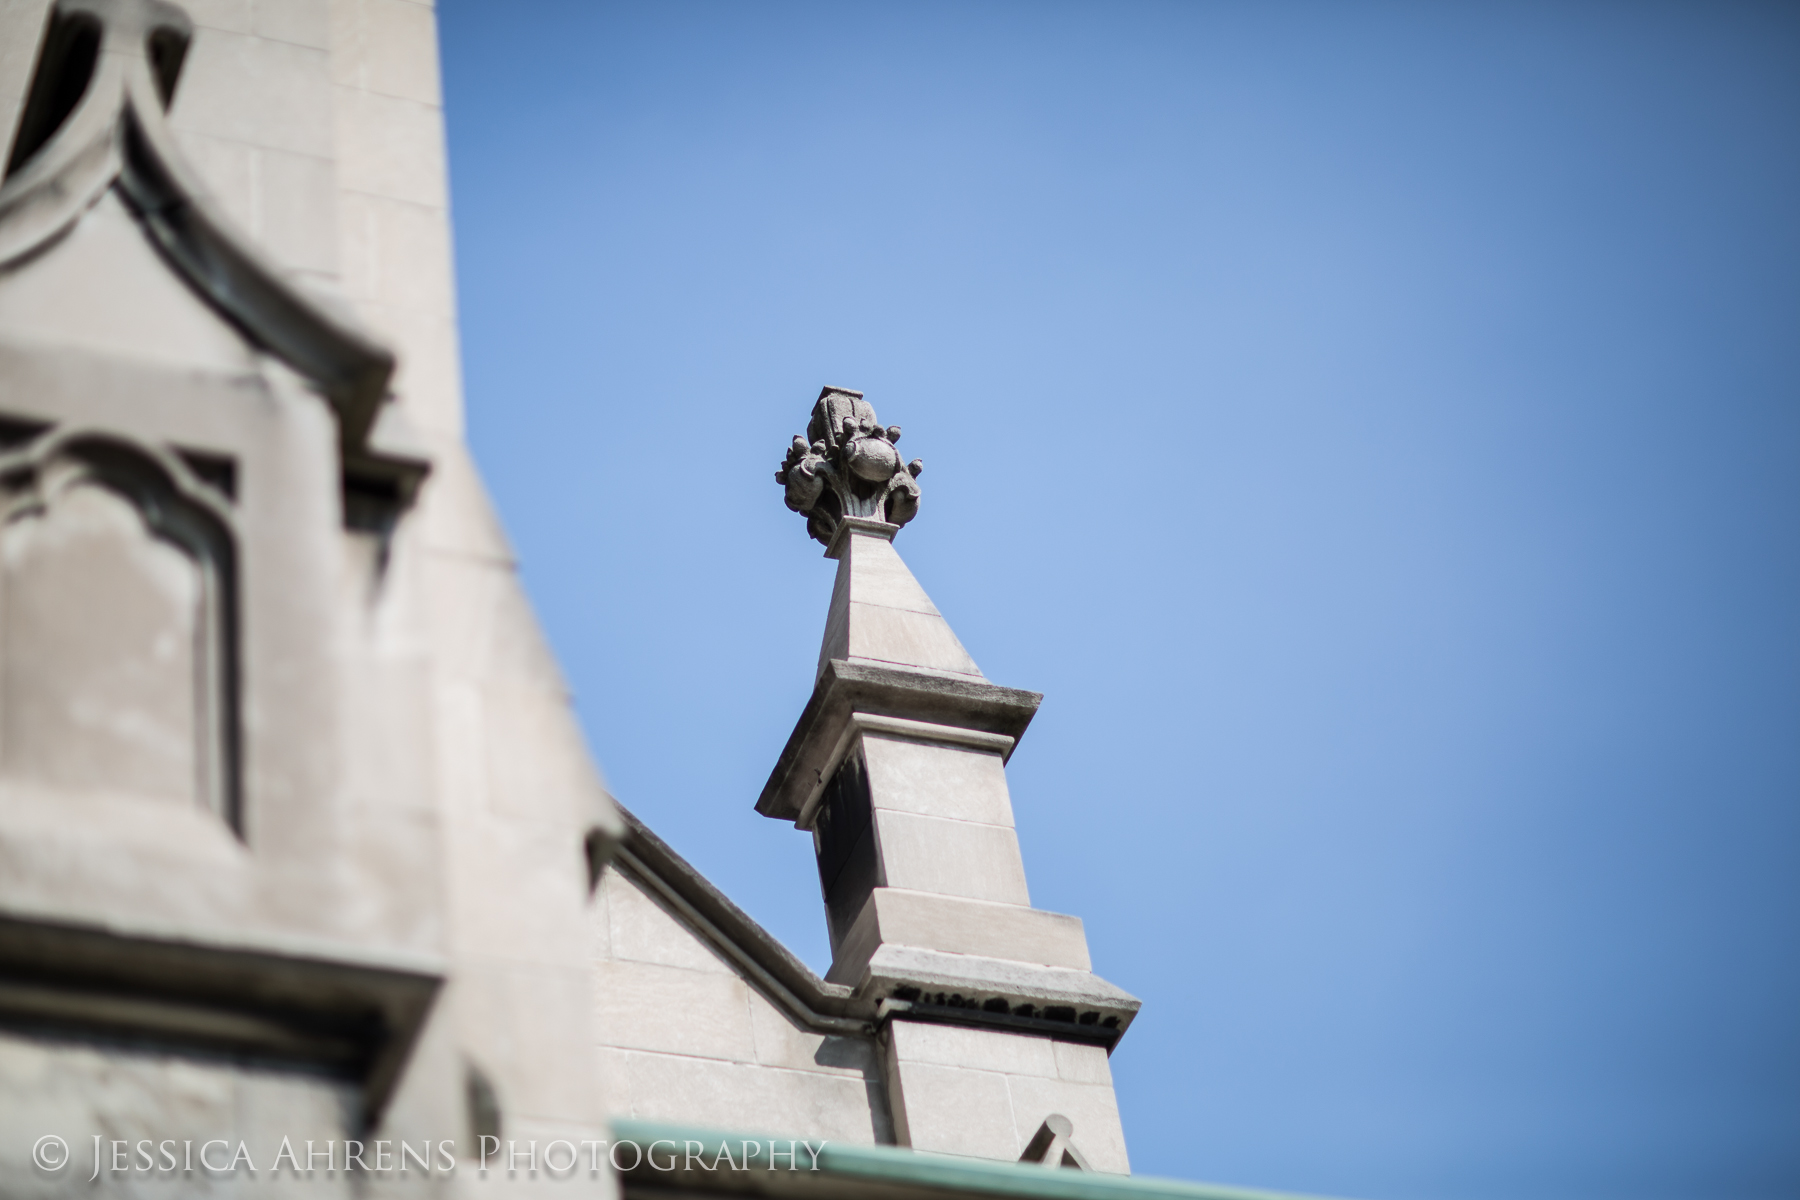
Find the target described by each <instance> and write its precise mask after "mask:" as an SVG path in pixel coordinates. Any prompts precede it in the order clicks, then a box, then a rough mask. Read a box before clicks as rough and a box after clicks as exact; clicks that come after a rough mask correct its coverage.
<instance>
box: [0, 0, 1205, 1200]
mask: <svg viewBox="0 0 1800 1200" xmlns="http://www.w3.org/2000/svg"><path fill="white" fill-rule="evenodd" d="M434 22H435V17H434V13H433V10H432V8H431V6H430V4H429V3H427V2H420V0H184V3H183V5H182V6H181V7H177V6H176V5H175V4H172V3H164V2H163V0H0V130H3V131H4V132H5V134H6V136H7V138H8V139H9V140H8V142H7V143H6V152H5V153H6V158H5V175H4V183H3V185H0V1193H3V1194H4V1195H6V1196H21V1197H23V1196H64V1195H89V1194H101V1195H105V1194H119V1195H134V1196H135V1195H157V1196H175V1195H229V1196H237V1195H263V1194H275V1193H281V1194H290V1193H291V1194H295V1195H318V1196H385V1195H390V1194H393V1195H437V1196H449V1195H465V1194H467V1195H509V1194H514V1193H515V1192H516V1193H523V1194H532V1195H535V1194H538V1193H540V1192H544V1191H546V1190H548V1191H549V1192H550V1193H551V1194H558V1192H557V1189H561V1191H562V1192H566V1193H568V1194H571V1195H575V1194H583V1195H589V1194H591V1195H604V1196H612V1195H617V1194H618V1193H619V1192H620V1190H621V1189H623V1190H624V1191H625V1192H628V1193H631V1194H635V1195H666V1196H670V1197H674V1196H676V1195H698V1194H704V1193H711V1192H741V1193H759V1194H770V1195H776V1194H788V1193H790V1192H791V1193H793V1194H796V1195H799V1194H802V1193H804V1194H808V1195H815V1196H819V1195H826V1194H830V1195H846V1196H868V1197H886V1198H889V1200H901V1198H902V1197H912V1196H917V1197H925V1196H927V1195H934V1196H940V1197H941V1196H946V1195H952V1194H954V1195H966V1196H977V1195H980V1196H998V1195H1007V1196H1064V1197H1070V1198H1073V1197H1077V1196H1079V1197H1089V1198H1095V1200H1098V1198H1101V1197H1114V1198H1117V1200H1128V1198H1129V1197H1132V1196H1152V1195H1154V1196H1171V1197H1176V1196H1184V1197H1189V1198H1190V1200H1200V1198H1202V1197H1206V1196H1224V1195H1227V1194H1241V1193H1227V1192H1225V1191H1221V1190H1217V1189H1206V1188H1201V1187H1198V1186H1194V1185H1181V1184H1173V1183H1169V1182H1167V1181H1148V1180H1136V1179H1130V1178H1126V1176H1127V1175H1128V1174H1129V1170H1130V1160H1129V1158H1128V1155H1127V1149H1126V1145H1127V1143H1126V1138H1125V1134H1124V1131H1123V1129H1122V1128H1121V1124H1120V1120H1119V1112H1118V1106H1117V1103H1116V1100H1115V1096H1114V1091H1113V1084H1112V1078H1111V1075H1110V1073H1109V1070H1108V1055H1109V1054H1110V1052H1111V1050H1112V1048H1113V1046H1114V1045H1115V1044H1116V1043H1117V1042H1118V1040H1119V1039H1120V1038H1121V1037H1122V1036H1124V1035H1125V1033H1126V1032H1127V1030H1128V1028H1129V1026H1130V1025H1131V1022H1132V1018H1133V1016H1134V1014H1135V1013H1136V1012H1137V1009H1138V1001H1137V1000H1136V999H1134V998H1133V997H1132V996H1131V995H1129V994H1127V993H1126V992H1125V991H1122V990H1121V989H1120V988H1118V987H1116V986H1114V985H1113V984H1111V983H1108V982H1107V981H1105V980H1103V979H1101V978H1099V977H1098V976H1096V975H1094V974H1093V972H1092V970H1091V969H1090V964H1089V958H1088V947H1087V942H1086V939H1085V936H1084V934H1083V931H1082V925H1081V922H1080V920H1079V919H1077V918H1076V917H1072V916H1065V915H1061V914H1057V913H1051V912H1046V911H1043V910H1040V909H1037V908H1034V907H1033V906H1032V903H1031V898H1030V893H1029V891H1028V888H1027V872H1026V870H1025V865H1024V863H1023V862H1022V861H1021V858H1020V853H1019V845H1018V840H1017V838H1016V837H1015V835H1014V830H1013V811H1012V807H1011V804H1010V800H1009V797H1008V791H1007V783H1006V764H1007V761H1008V759H1009V757H1010V756H1011V755H1012V754H1013V753H1014V752H1015V750H1016V749H1017V748H1019V746H1020V743H1021V740H1022V739H1023V738H1024V735H1025V734H1026V732H1027V729H1028V727H1029V725H1030V722H1031V718H1032V715H1033V712H1034V710H1035V709H1036V706H1037V704H1038V701H1039V697H1038V696H1037V695H1036V694H1035V693H1031V692H1025V691H1019V690H1016V689H1012V688H1008V687H1005V686H1002V685H1000V684H997V683H994V682H992V681H990V680H988V679H987V678H986V677H985V676H984V675H983V674H982V673H981V671H980V669H979V668H978V667H977V666H976V665H975V662H974V660H973V659H972V658H971V657H970V656H969V654H968V652H967V651H966V650H965V649H964V648H963V646H962V644H961V643H960V642H959V641H958V640H957V637H956V635H955V634H954V633H953V632H952V630H951V628H950V626H949V624H948V623H947V622H946V621H945V619H944V617H943V616H942V615H941V614H940V613H939V612H938V610H937V609H936V608H935V607H934V606H933V604H932V602H931V600H930V599H929V597H928V596H927V595H926V593H925V591H924V590H923V589H922V588H921V587H920V585H919V584H918V582H917V581H916V580H915V579H914V577H913V576H912V574H911V573H910V572H909V571H908V569H907V567H906V565H905V563H904V562H903V561H902V560H901V558H900V556H899V554H898V553H897V552H896V550H895V545H894V539H895V534H896V532H897V531H898V530H899V529H900V527H901V526H903V525H905V524H906V523H907V522H908V521H909V520H911V519H912V518H913V516H914V514H915V513H916V512H917V511H918V509H919V506H920V491H919V486H918V483H917V481H916V479H915V476H916V475H917V464H913V465H912V466H910V467H909V466H905V465H902V463H901V461H900V458H899V454H898V452H897V450H896V449H895V447H894V442H895V441H896V440H897V439H898V430H897V429H891V428H888V427H884V426H882V425H881V424H880V423H879V422H878V420H877V418H876V414H875V411H874V409H873V407H872V406H871V405H870V403H869V402H868V400H866V399H865V398H864V397H862V396H861V395H860V394H858V393H856V392H853V391H848V390H844V389H839V388H827V389H825V390H824V391H823V392H822V393H821V394H820V395H819V397H818V398H817V400H816V401H813V402H812V409H811V412H810V417H809V415H808V412H807V409H806V405H807V404H808V402H809V399H810V398H809V397H805V396H799V397H796V398H795V402H796V409H795V424H796V426H798V425H799V424H800V423H801V421H802V420H807V421H809V423H808V424H807V431H806V435H805V436H804V437H796V438H794V440H793V444H792V446H791V448H790V449H789V450H788V451H787V456H786V459H785V461H784V462H782V463H781V464H780V466H781V469H780V471H779V472H778V484H777V486H773V487H771V489H770V495H769V502H770V503H771V504H773V503H776V502H777V499H778V497H783V498H785V502H786V503H787V505H788V507H789V508H792V509H793V510H795V512H796V513H797V514H799V515H798V516H797V518H796V521H795V527H794V531H793V532H794V536H796V537H799V536H801V524H802V522H804V525H805V529H806V531H807V532H808V533H810V534H811V535H812V536H813V537H814V538H816V539H817V540H818V541H819V542H820V543H821V544H822V546H823V548H824V551H825V554H826V556H827V557H829V558H831V559H833V560H835V570H836V587H835V591H834V593H833V596H832V600H831V604H830V609H829V611H828V612H821V613H820V614H819V620H820V624H821V626H822V629H823V637H822V645H821V648H820V652H819V658H818V667H817V685H816V688H815V690H814V692H813V695H812V698H811V700H810V701H809V702H808V704H807V705H806V706H805V708H804V710H803V711H801V712H798V713H795V714H794V718H795V723H794V727H793V733H792V735H791V737H790V738H789V739H788V742H787V744H786V745H785V746H784V747H781V748H779V753H778V754H777V753H772V762H771V771H770V775H769V780H768V783H767V785H766V786H765V788H764V789H763V791H762V794H761V795H760V796H759V797H752V796H745V797H743V805H744V808H743V810H742V819H744V820H746V821H752V820H756V819H758V817H757V816H755V815H753V814H752V813H751V812H750V809H751V808H752V807H754V809H755V812H756V813H757V814H760V815H761V817H763V818H771V819H775V820H780V821H786V822H790V823H792V824H793V825H794V826H796V828H797V830H799V831H804V832H805V833H806V834H808V835H810V836H811V838H812V840H813V843H814V846H815V848H816V850H817V855H818V863H819V878H820V894H821V899H822V906H823V909H824V915H825V919H826V921H827V924H828V927H829V931H830V936H831V947H832V952H833V961H832V965H831V969H830V971H829V972H828V973H827V975H826V976H825V977H824V978H820V977H819V976H817V975H815V974H814V973H813V972H812V971H811V970H810V969H808V968H807V967H806V966H805V965H803V964H802V963H801V962H800V961H799V960H798V959H797V958H795V957H794V955H793V954H792V953H790V952H789V951H788V950H787V949H786V948H785V947H784V946H782V945H781V944H780V943H779V942H778V941H776V940H775V939H774V938H772V937H771V936H770V935H769V934H768V933H767V932H765V931H764V930H763V929H762V928H761V927H759V926H758V925H757V924H756V923H755V922H754V921H752V920H751V919H750V918H749V917H748V916H746V915H745V914H744V913H743V912H742V911H741V910H740V909H738V908H737V907H736V906H735V905H734V904H733V903H732V902H731V900H730V899H729V898H728V897H726V896H724V895H723V894H721V893H720V891H719V890H718V889H717V888H716V887H714V886H713V885H712V884H711V883H709V882H708V881H707V880H706V879H705V878H704V877H702V876H701V875H700V874H699V873H698V872H696V871H695V870H694V869H693V868H692V867H691V866H689V865H688V864H687V863H686V862H685V861H684V860H683V859H682V858H681V856H680V855H679V854H678V853H677V852H676V850H675V849H673V848H671V847H670V846H668V845H667V844H665V843H664V842H663V841H662V840H660V839H659V838H658V837H657V836H656V834H655V833H654V832H653V831H652V830H650V829H648V828H646V827H645V826H644V825H643V824H642V823H641V822H640V821H638V820H637V819H636V818H634V817H633V816H631V815H630V814H629V813H628V812H626V811H624V810H623V809H622V808H620V807H619V806H618V805H617V804H616V803H615V802H614V800H613V799H612V797H611V796H609V795H608V793H607V791H606V789H605V787H604V786H603V784H602V781H601V776H600V774H599V772H598V771H597V769H596V767H595V765H594V763H593V761H592V758H591V756H590V754H589V751H588V749H587V747H586V745H585V743H584V740H583V737H582V734H581V732H580V730H579V728H578V726H577V722H576V719H575V717H574V715H573V713H572V711H571V709H570V704H569V699H568V696H567V693H566V691H565V688H564V684H563V681H562V679H561V677H560V675H559V673H558V670H557V667H556V663H555V661H554V659H553V657H552V655H551V653H550V651H549V648H548V647H547V645H546V644H545V642H544V639H543V636H542V634H541V633H540V631H539V629H538V626H537V624H536V621H535V619H534V617H533V615H532V612H531V609H530V606H529V604H528V602H527V600H526V597H525V595H524V593H523V591H522V590H521V587H520V584H519V581H518V578H517V576H516V574H515V571H514V567H513V562H512V559H511V555H510V551H509V549H508V546H507V542H506V539H505V537H504V536H503V534H502V533H501V529H500V523H499V521H498V520H497V519H496V516H495V514H494V512H493V509H492V507H491V504H490V502H489V500H488V497H487V495H486V493H485V491H484V490H483V487H482V484H481V480H480V478H479V475H478V473H477V471H476V468H475V466H474V464H473V462H472V460H471V458H470V455H469V452H468V449H467V447H466V445H465V443H464V437H463V411H462V396H461V391H460V384H459V379H458V350H457V329H456V319H455V304H454V291H453V281H452V271H451V246H450V224H449V219H448V209H447V192H446V178H445V166H444V149H443V129H442V114H441V109H440V103H439V80H438V68H437V61H438V60H437V44H436V31H435V23H434ZM783 432H784V431H783ZM771 448H772V449H774V447H773V446H772V447H771ZM822 569H828V568H823V567H822ZM744 632H745V634H746V635H747V636H749V635H753V633H754V631H753V630H745V631H744ZM775 750H776V748H775V747H771V751H772V752H773V751H775ZM1026 752H1027V753H1029V748H1028V747H1027V748H1026ZM59 1146H61V1147H62V1149H60V1150H59V1149H58V1147H59ZM658 1146H660V1147H661V1149H660V1150H658V1149H656V1147H658ZM626 1147H629V1149H628V1150H625V1152H624V1153H622V1154H621V1153H620V1151H621V1150H624V1149H625V1148H626ZM646 1147H650V1148H651V1149H650V1153H649V1154H648V1156H647V1159H648V1161H646V1155H645V1154H644V1153H643V1151H644V1150H645V1148H646ZM696 1147H699V1148H700V1150H699V1152H698V1153H696ZM146 1148H147V1149H146ZM634 1154H635V1155H636V1157H635V1158H634ZM59 1155H60V1158H59ZM196 1155H199V1156H200V1158H199V1161H196V1160H195V1156H196ZM352 1155H354V1156H355V1157H354V1160H352V1157H351V1156H352ZM796 1155H797V1156H798V1157H797V1158H796ZM659 1156H666V1159H665V1158H664V1157H659ZM228 1158H229V1160H230V1161H229V1162H228V1161H227V1159H228ZM1046 1167H1055V1168H1070V1169H1057V1170H1047V1169H1045V1168H1046Z"/></svg>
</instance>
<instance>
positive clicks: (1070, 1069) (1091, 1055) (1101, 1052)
mask: <svg viewBox="0 0 1800 1200" xmlns="http://www.w3.org/2000/svg"><path fill="white" fill-rule="evenodd" d="M1051 1044H1052V1045H1053V1046H1054V1047H1055V1048H1056V1077H1057V1078H1058V1079H1062V1080H1065V1081H1067V1082H1069V1083H1092V1084H1099V1085H1101V1086H1104V1087H1111V1086H1112V1085H1113V1078H1112V1065H1111V1062H1110V1060H1109V1059H1108V1058H1107V1055H1106V1050H1105V1049H1104V1048H1102V1047H1100V1046H1088V1045H1083V1044H1082V1043H1080V1042H1053V1043H1051Z"/></svg>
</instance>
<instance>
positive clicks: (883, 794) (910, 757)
mask: <svg viewBox="0 0 1800 1200" xmlns="http://www.w3.org/2000/svg"><path fill="white" fill-rule="evenodd" d="M862 747H863V761H864V762H865V763H866V764H867V765H868V769H869V794H870V797H871V799H872V801H873V803H874V805H875V807H876V808H891V809H895V810H897V811H899V812H910V813H918V814H920V815H921V816H927V817H953V818H955V819H957V820H960V821H980V822H982V823H983V824H987V825H1006V826H1011V825H1012V823H1013V812H1012V801H1011V799H1010V798H1009V797H1008V795H1007V790H1006V766H1005V764H1004V763H1002V762H1001V760H1000V755H999V753H998V752H997V751H992V750H977V749H973V748H971V747H968V746H952V745H944V744H941V743H933V742H925V741H916V740H914V739H911V738H902V737H892V736H888V735H886V734H877V733H865V734H863V738H862Z"/></svg>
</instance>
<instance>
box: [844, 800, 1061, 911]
mask: <svg viewBox="0 0 1800 1200" xmlns="http://www.w3.org/2000/svg"><path fill="white" fill-rule="evenodd" d="M875 831H876V841H877V844H878V846H879V848H880V853H881V866H882V875H883V877H884V878H885V880H886V881H887V883H888V885H889V886H891V887H900V888H910V889H911V890H913V891H919V892H936V893H937V894H939V895H941V896H967V897H968V898H970V899H971V900H994V901H998V902H1000V903H1002V904H1019V905H1025V906H1027V907H1029V906H1030V904H1031V894H1030V892H1029V891H1028V890H1027V889H1026V886H1025V864H1024V862H1023V860H1022V859H1021V858H1020V857H1019V839H1018V837H1017V836H1016V835H1015V834H1014V833H1013V831H1012V829H1011V828H1009V827H1007V826H1005V825H980V824H976V823H975V822H973V821H948V820H944V819H943V818H941V817H921V816H917V815H915V814H913V813H904V812H895V811H893V810H891V809H876V810H875Z"/></svg>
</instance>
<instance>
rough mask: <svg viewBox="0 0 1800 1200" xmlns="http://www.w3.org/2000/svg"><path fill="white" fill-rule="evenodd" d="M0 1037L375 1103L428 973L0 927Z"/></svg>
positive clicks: (407, 1035)
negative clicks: (297, 1083) (335, 1080)
mask: <svg viewBox="0 0 1800 1200" xmlns="http://www.w3.org/2000/svg"><path fill="white" fill-rule="evenodd" d="M0 979H3V980H4V982H3V983H0V1025H4V1026H6V1027H9V1028H13V1029H19V1030H23V1031H27V1032H44V1033H53V1034H63V1035H65V1036H67V1035H72V1036H76V1037H80V1038H84V1039H85V1038H120V1037H123V1038H128V1039H130V1040H132V1041H138V1042H144V1043H148V1044H151V1045H157V1046H164V1047H168V1048H170V1049H173V1050H176V1051H187V1052H190V1053H192V1052H201V1053H211V1054H220V1053H223V1054H227V1055H230V1056H233V1057H242V1058H247V1059H251V1060H261V1061H266V1062H271V1063H277V1064H282V1065H288V1066H294V1067H299V1068H302V1069H309V1070H323V1071H325V1072H326V1073H328V1074H332V1075H336V1076H338V1077H340V1078H347V1079H353V1080H356V1081H358V1082H359V1083H361V1085H362V1091H363V1106H364V1110H365V1111H364V1115H365V1117H366V1118H367V1119H368V1120H369V1121H370V1122H373V1121H374V1120H375V1119H376V1118H377V1117H378V1116H379V1114H380V1112H381V1110H382V1108H383V1107H384V1106H385V1104H386V1103H387V1100H388V1097H389V1095H390V1094H391V1092H392V1090H393V1087H394V1084H395V1082H396V1081H397V1079H398V1077H399V1074H400V1070H401V1067H402V1066H403V1065H404V1063H405V1062H406V1058H407V1055H408V1054H409V1053H410V1052H411V1049H412V1045H413V1042H414V1041H415V1040H416V1039H417V1036H418V1033H419V1030H420V1028H421V1026H423V1024H424V1021H425V1016H426V1013H427V1012H428V1011H429V1010H430V1008H431V1004H432V1000H433V998H434V997H435V996H436V994H437V990H438V988H439V986H440V985H441V984H442V982H443V970H442V968H441V967H438V966H432V965H427V964H424V963H420V962H416V961H412V960H400V959H394V960H392V961H384V960H383V959H381V958H378V957H374V956H371V955H369V953H368V952H367V951H363V950H359V949H356V948H351V947H344V948H343V955H342V956H341V957H339V956H338V955H336V954H332V955H331V956H329V957H326V956H324V955H322V954H321V953H320V948H318V947H308V948H307V949H306V950H305V951H299V950H297V949H296V948H289V947H283V946H275V947H265V946H227V945H214V944H207V943H202V942H199V941H193V940H180V939H175V938H166V937H160V936H145V935H140V934H135V933H125V932H119V931H115V930H110V929H105V928H101V927H98V926H91V925H78V924H71V923H67V922H62V921H57V920H53V919H46V918H37V917H28V916H23V915H18V914H10V915H9V914H0Z"/></svg>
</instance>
